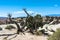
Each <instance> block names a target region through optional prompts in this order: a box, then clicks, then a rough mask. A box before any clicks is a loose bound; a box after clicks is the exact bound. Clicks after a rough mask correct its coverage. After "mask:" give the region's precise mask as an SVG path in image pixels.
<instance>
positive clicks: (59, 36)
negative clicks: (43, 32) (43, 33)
mask: <svg viewBox="0 0 60 40" xmlns="http://www.w3.org/2000/svg"><path fill="white" fill-rule="evenodd" d="M48 40H60V29H57V31H56V32H55V33H54V34H53V35H52V36H50V37H49V38H48Z"/></svg>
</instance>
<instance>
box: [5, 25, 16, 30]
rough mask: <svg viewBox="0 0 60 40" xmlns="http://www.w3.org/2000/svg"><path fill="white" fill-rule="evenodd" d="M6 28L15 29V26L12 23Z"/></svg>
mask: <svg viewBox="0 0 60 40" xmlns="http://www.w3.org/2000/svg"><path fill="white" fill-rule="evenodd" d="M5 29H9V30H11V29H15V27H14V26H12V25H8V26H7V27H6V28H5Z"/></svg>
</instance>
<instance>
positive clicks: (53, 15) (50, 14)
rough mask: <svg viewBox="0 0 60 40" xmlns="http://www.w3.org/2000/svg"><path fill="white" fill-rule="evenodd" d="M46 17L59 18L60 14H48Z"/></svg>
mask: <svg viewBox="0 0 60 40" xmlns="http://www.w3.org/2000/svg"><path fill="white" fill-rule="evenodd" d="M46 16H56V17H58V16H60V14H48V15H46Z"/></svg>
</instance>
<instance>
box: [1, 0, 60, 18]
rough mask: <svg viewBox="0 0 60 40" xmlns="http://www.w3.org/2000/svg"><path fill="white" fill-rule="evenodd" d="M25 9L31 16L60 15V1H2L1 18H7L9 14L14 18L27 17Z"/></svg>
mask: <svg viewBox="0 0 60 40" xmlns="http://www.w3.org/2000/svg"><path fill="white" fill-rule="evenodd" d="M23 8H26V9H27V11H28V13H30V15H32V13H34V14H33V15H36V14H41V15H42V16H45V15H48V14H60V0H0V17H7V14H9V13H11V14H12V16H13V17H19V16H20V17H21V16H26V14H25V13H24V11H23V10H22V9H23Z"/></svg>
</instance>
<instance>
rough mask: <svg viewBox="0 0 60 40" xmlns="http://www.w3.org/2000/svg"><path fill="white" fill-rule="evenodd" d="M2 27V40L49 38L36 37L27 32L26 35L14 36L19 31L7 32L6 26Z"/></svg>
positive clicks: (43, 37) (44, 38) (41, 39)
mask: <svg viewBox="0 0 60 40" xmlns="http://www.w3.org/2000/svg"><path fill="white" fill-rule="evenodd" d="M13 25H14V24H13ZM14 26H15V25H14ZM0 27H2V28H3V30H2V31H0V40H47V36H36V35H32V34H30V33H26V32H25V35H24V34H22V33H20V34H19V35H18V34H14V33H16V31H17V29H13V30H7V29H5V27H6V25H0Z"/></svg>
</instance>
